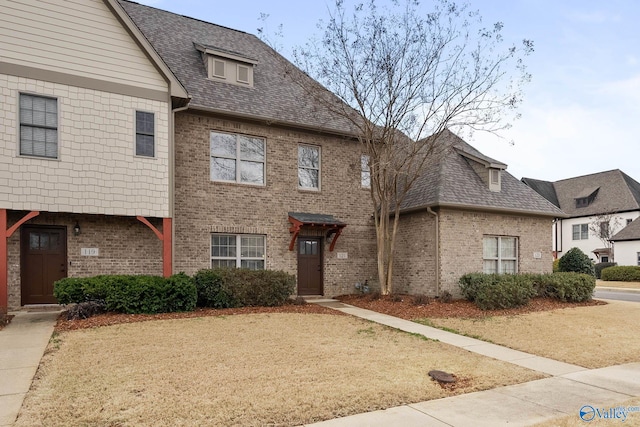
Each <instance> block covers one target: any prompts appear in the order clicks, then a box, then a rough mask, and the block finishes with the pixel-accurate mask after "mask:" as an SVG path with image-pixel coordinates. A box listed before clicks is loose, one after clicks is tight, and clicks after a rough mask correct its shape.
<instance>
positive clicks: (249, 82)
mask: <svg viewBox="0 0 640 427" xmlns="http://www.w3.org/2000/svg"><path fill="white" fill-rule="evenodd" d="M241 68H243V69H246V70H247V79H246V80H241V79H240V69H241ZM251 68H252V67H249V66H247V65H242V64H236V81H237V82H238V83H241V84H243V85H250V84H251Z"/></svg>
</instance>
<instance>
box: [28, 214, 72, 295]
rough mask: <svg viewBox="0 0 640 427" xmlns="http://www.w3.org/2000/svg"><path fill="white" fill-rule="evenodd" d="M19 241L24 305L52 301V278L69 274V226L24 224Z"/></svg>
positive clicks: (57, 278) (54, 279) (55, 278)
mask: <svg viewBox="0 0 640 427" xmlns="http://www.w3.org/2000/svg"><path fill="white" fill-rule="evenodd" d="M20 237H21V241H20V252H21V257H20V271H21V274H20V281H21V284H22V285H21V294H22V305H25V304H53V303H56V299H55V297H54V296H53V282H55V281H56V280H59V279H62V278H63V277H67V229H66V228H65V227H49V226H34V225H30V226H24V227H22V232H21V236H20Z"/></svg>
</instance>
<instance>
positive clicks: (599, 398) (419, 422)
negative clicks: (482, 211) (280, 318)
mask: <svg viewBox="0 0 640 427" xmlns="http://www.w3.org/2000/svg"><path fill="white" fill-rule="evenodd" d="M310 302H313V303H316V304H320V305H323V306H325V307H330V308H333V309H335V310H339V311H342V312H344V313H347V314H351V315H353V316H356V317H360V318H363V319H367V320H370V321H372V322H377V323H381V324H383V325H387V326H390V327H393V328H396V329H400V330H403V331H406V332H411V333H417V334H421V335H424V336H425V337H427V338H431V339H437V340H439V341H441V342H444V343H447V344H451V345H454V346H456V347H461V348H464V349H466V350H468V351H471V352H474V353H478V354H482V355H484V356H488V357H492V358H494V359H498V360H502V361H504V362H508V363H512V364H514V365H518V366H523V367H525V368H529V369H533V370H536V371H538V372H543V373H545V374H548V375H551V376H552V377H550V378H544V379H541V380H537V381H531V382H528V383H523V384H517V385H513V386H507V387H499V388H496V389H492V390H487V391H481V392H476V393H469V394H463V395H460V396H454V397H448V398H444V399H437V400H430V401H427V402H421V403H415V404H410V405H403V406H398V407H395V408H389V409H386V410H383V411H375V412H368V413H364V414H358V415H353V416H350V417H344V418H336V419H333V420H328V421H324V422H320V423H315V424H309V426H314V427H346V426H371V427H377V426H380V427H382V426H385V427H386V426H402V427H412V426H416V427H418V426H426V425H428V426H436V427H438V426H455V427H467V426H469V427H471V426H501V425H509V426H530V425H534V424H537V423H539V422H543V421H548V420H553V419H556V418H561V417H565V416H568V415H570V416H575V418H576V420H580V418H579V417H580V412H581V411H582V412H583V413H584V416H585V418H589V417H590V416H594V417H595V416H596V413H595V411H594V409H595V408H598V409H608V408H611V407H617V406H618V405H619V404H620V403H622V402H624V401H627V400H629V399H631V398H633V397H638V396H640V363H632V364H627V365H619V366H611V367H607V368H602V369H593V370H588V369H586V368H583V367H581V366H577V365H571V364H568V363H564V362H558V361H555V360H552V359H548V358H545V357H539V356H535V355H532V354H528V353H524V352H521V351H517V350H512V349H509V348H506V347H502V346H498V345H495V344H490V343H487V342H484V341H480V340H476V339H473V338H468V337H464V336H460V335H456V334H453V333H450V332H446V331H442V330H440V329H436V328H432V327H429V326H424V325H420V324H418V323H415V322H411V321H407V320H403V319H399V318H396V317H393V316H387V315H385V314H381V313H376V312H373V311H370V310H366V309H361V308H358V307H353V306H350V305H347V304H343V303H341V302H339V301H335V300H310ZM629 417H637V418H638V420H637V421H638V422H639V423H640V413H638V414H634V413H631V414H629ZM589 421H590V420H589ZM618 421H620V420H618Z"/></svg>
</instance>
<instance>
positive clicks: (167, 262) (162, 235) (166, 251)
mask: <svg viewBox="0 0 640 427" xmlns="http://www.w3.org/2000/svg"><path fill="white" fill-rule="evenodd" d="M136 219H137V220H138V221H140V222H141V223H143V224H144V225H146V226H147V227H149V229H151V231H153V232H154V234H155V235H156V236H157V237H158V239H160V241H161V242H162V275H163V276H164V277H169V276H171V273H173V265H172V242H171V232H172V229H173V225H172V223H173V220H172V219H171V218H162V232H160V231H159V230H158V229H157V228H156V227H154V226H153V224H151V223H150V222H149V221H148V220H147V218H145V217H143V216H141V215H138V216H136Z"/></svg>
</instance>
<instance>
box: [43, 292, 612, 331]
mask: <svg viewBox="0 0 640 427" xmlns="http://www.w3.org/2000/svg"><path fill="white" fill-rule="evenodd" d="M336 299H338V300H340V301H342V302H344V303H345V304H350V305H354V306H356V307H361V308H366V309H369V310H373V311H377V312H379V313H384V314H388V315H390V316H396V317H400V318H402V319H407V320H412V319H420V318H443V317H464V318H482V317H491V316H513V315H517V314H525V313H532V312H536V311H547V310H557V309H560V308H569V307H585V306H593V305H602V304H606V303H605V302H603V301H596V300H592V301H589V302H583V303H567V302H561V301H558V300H555V299H551V298H534V299H532V300H531V301H530V302H529V304H527V305H526V306H524V307H519V308H513V309H508V310H480V309H479V308H478V307H476V306H475V305H474V304H473V303H472V302H469V301H466V300H455V301H452V302H442V301H439V300H437V299H429V300H428V301H427V303H424V301H422V302H423V303H422V304H417V303H416V302H415V297H413V296H410V295H386V296H379V295H343V296H339V297H336ZM423 299H424V298H423ZM255 313H315V314H331V315H343V313H341V312H339V311H337V310H332V309H330V308H326V307H322V306H319V305H317V304H302V305H298V304H293V303H291V304H285V305H283V306H281V307H242V308H226V309H212V308H198V309H196V310H194V311H190V312H186V313H161V314H121V313H103V314H98V315H96V316H93V317H90V318H88V319H80V320H67V318H66V312H63V313H61V314H60V317H59V318H58V321H57V323H56V326H55V330H56V331H57V332H62V331H71V330H76V329H87V328H96V327H99V326H109V325H117V324H121V323H134V322H144V321H148V320H163V319H187V318H193V317H204V316H232V315H235V314H255Z"/></svg>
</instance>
